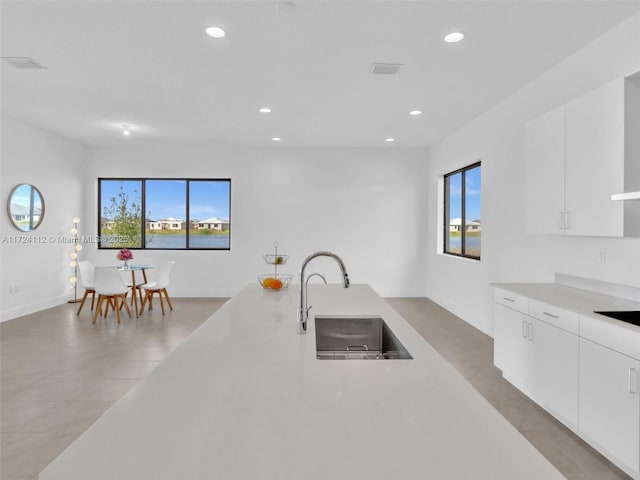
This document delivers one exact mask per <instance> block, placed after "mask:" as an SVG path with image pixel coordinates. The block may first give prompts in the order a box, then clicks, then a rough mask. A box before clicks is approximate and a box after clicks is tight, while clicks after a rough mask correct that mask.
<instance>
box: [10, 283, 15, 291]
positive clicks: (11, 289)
mask: <svg viewBox="0 0 640 480" xmlns="http://www.w3.org/2000/svg"><path fill="white" fill-rule="evenodd" d="M9 293H16V287H14V286H13V283H12V284H11V285H9Z"/></svg>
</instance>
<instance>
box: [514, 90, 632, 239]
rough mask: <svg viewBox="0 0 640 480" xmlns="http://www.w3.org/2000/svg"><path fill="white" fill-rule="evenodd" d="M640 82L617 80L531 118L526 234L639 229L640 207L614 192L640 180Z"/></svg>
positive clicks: (620, 233)
mask: <svg viewBox="0 0 640 480" xmlns="http://www.w3.org/2000/svg"><path fill="white" fill-rule="evenodd" d="M637 84H638V80H637V79H634V78H628V79H624V78H620V79H617V80H615V81H613V82H611V83H608V84H606V85H604V86H602V87H600V88H598V89H596V90H594V91H592V92H590V93H588V94H586V95H584V96H582V97H580V98H577V99H575V100H573V101H571V102H569V103H567V104H566V105H563V106H561V107H559V108H556V109H555V110H552V111H550V112H547V113H545V114H543V115H541V116H539V117H537V118H535V119H533V120H531V121H530V122H528V123H527V125H526V127H525V192H526V194H525V195H526V197H525V215H526V217H525V225H526V227H525V228H526V231H527V233H534V234H564V235H580V236H614V237H621V236H624V235H628V236H632V235H638V234H639V233H640V228H639V227H638V225H639V224H640V213H639V210H638V208H636V209H635V210H634V211H633V212H631V209H632V208H633V207H628V206H626V205H625V204H624V203H623V202H613V201H611V198H610V196H611V194H613V193H619V192H623V191H625V190H627V191H628V190H629V189H630V188H636V189H637V187H638V186H640V169H639V168H637V167H634V164H635V163H637V156H635V155H634V152H636V151H637V150H638V145H637V144H638V143H640V140H639V139H638V137H640V136H638V135H637V133H633V132H632V131H631V128H632V127H633V126H634V125H635V126H637V124H638V121H637V118H638V111H639V110H640V102H638V101H637V99H638V92H637V90H638V85H637ZM625 129H626V133H625ZM625 162H626V163H625ZM634 162H635V163H634ZM627 203H628V202H627ZM625 210H628V211H627V212H626V218H625ZM632 223H633V224H632Z"/></svg>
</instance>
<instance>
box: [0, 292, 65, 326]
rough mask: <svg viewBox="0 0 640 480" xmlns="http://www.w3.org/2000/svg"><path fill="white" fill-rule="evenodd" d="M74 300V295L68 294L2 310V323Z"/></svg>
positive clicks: (0, 319)
mask: <svg viewBox="0 0 640 480" xmlns="http://www.w3.org/2000/svg"><path fill="white" fill-rule="evenodd" d="M72 298H73V296H72V295H69V294H67V295H62V296H59V297H53V298H47V299H44V300H40V301H38V302H35V303H30V304H28V305H20V306H18V307H13V308H8V309H6V310H2V312H1V313H0V322H6V321H7V320H13V319H14V318H18V317H22V316H24V315H29V314H31V313H36V312H39V311H41V310H46V309H47V308H51V307H57V306H58V305H62V304H63V303H67V302H68V301H69V300H71V299H72Z"/></svg>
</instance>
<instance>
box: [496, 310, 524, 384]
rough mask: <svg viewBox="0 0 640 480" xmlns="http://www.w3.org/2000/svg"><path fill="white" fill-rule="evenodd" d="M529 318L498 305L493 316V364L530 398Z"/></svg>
mask: <svg viewBox="0 0 640 480" xmlns="http://www.w3.org/2000/svg"><path fill="white" fill-rule="evenodd" d="M530 324H531V318H530V317H528V316H527V315H525V314H524V313H521V312H518V311H516V310H513V309H512V308H509V307H506V306H504V305H501V304H499V303H496V305H495V317H494V342H495V343H494V345H495V351H494V359H493V361H494V363H495V365H496V367H498V368H499V369H500V370H502V375H503V376H504V378H506V379H507V380H509V382H511V383H512V384H513V385H515V386H516V387H517V388H519V389H520V390H522V391H523V392H525V393H526V394H527V395H530V393H529V392H530V388H531V342H530V341H529V332H530V331H531V327H530Z"/></svg>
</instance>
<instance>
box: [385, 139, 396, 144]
mask: <svg viewBox="0 0 640 480" xmlns="http://www.w3.org/2000/svg"><path fill="white" fill-rule="evenodd" d="M384 141H385V142H388V143H391V142H395V141H396V139H395V138H385V139H384Z"/></svg>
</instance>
